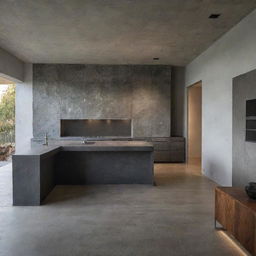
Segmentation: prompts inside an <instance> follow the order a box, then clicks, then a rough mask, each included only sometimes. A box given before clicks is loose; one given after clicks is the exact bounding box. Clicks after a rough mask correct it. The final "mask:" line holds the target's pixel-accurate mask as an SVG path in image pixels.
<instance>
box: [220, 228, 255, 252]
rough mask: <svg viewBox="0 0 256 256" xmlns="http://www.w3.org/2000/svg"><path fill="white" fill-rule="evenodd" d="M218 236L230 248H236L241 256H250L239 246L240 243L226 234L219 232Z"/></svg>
mask: <svg viewBox="0 0 256 256" xmlns="http://www.w3.org/2000/svg"><path fill="white" fill-rule="evenodd" d="M218 234H220V236H221V237H223V238H224V239H225V240H226V241H227V242H228V243H229V244H230V245H231V246H232V247H234V248H236V249H237V250H238V251H239V253H240V254H241V255H242V256H250V254H249V253H248V252H247V251H246V250H245V249H244V248H243V247H242V246H241V245H240V243H239V242H238V241H237V240H235V239H234V238H233V237H232V236H230V235H229V234H227V232H225V231H223V230H219V231H218Z"/></svg>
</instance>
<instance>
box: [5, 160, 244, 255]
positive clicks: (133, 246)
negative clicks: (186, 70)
mask: <svg viewBox="0 0 256 256" xmlns="http://www.w3.org/2000/svg"><path fill="white" fill-rule="evenodd" d="M3 168H5V169H3ZM155 174H156V175H155V176H156V183H157V186H148V185H105V186H86V187H84V186H58V187H56V188H55V189H54V190H53V191H52V193H51V194H50V196H49V197H48V198H47V199H46V201H45V203H44V205H43V206H39V207H12V206H11V205H10V195H11V192H10V191H6V190H10V188H11V185H10V177H11V165H8V166H5V167H2V168H0V179H1V182H0V186H2V188H1V189H0V193H2V195H0V200H2V201H4V203H3V202H2V206H1V207H0V255H1V256H2V255H4V256H37V255H38V256H66V255H67V256H76V255H81V256H82V255H83V256H116V255H118V256H133V255H134V256H137V255H138V256H144V255H145V256H176V255H186V256H187V255H191V256H192V255H195V256H200V255H203V256H211V255H214V256H216V255H218V256H221V255H242V254H243V253H242V252H241V251H240V250H239V248H237V247H236V246H235V245H234V244H233V243H232V242H231V241H229V239H227V238H226V237H225V235H223V234H222V232H220V231H216V230H215V229H214V226H213V223H214V222H213V214H214V187H215V184H214V183H213V182H211V181H210V180H208V179H207V178H205V177H202V176H201V175H200V168H199V167H198V165H195V164H190V165H185V164H157V165H155ZM3 186H5V188H4V187H3ZM8 198H9V199H8Z"/></svg>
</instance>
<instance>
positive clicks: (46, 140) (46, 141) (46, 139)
mask: <svg viewBox="0 0 256 256" xmlns="http://www.w3.org/2000/svg"><path fill="white" fill-rule="evenodd" d="M43 145H44V146H48V134H47V133H45V135H44V143H43Z"/></svg>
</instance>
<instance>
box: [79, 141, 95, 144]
mask: <svg viewBox="0 0 256 256" xmlns="http://www.w3.org/2000/svg"><path fill="white" fill-rule="evenodd" d="M82 144H85V145H91V144H95V141H87V140H83V141H82Z"/></svg>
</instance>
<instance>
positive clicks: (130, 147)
mask: <svg viewBox="0 0 256 256" xmlns="http://www.w3.org/2000/svg"><path fill="white" fill-rule="evenodd" d="M153 150H154V147H153V144H152V143H150V142H146V141H96V142H95V143H94V144H82V142H81V141H75V142H68V141H65V142H60V143H59V145H52V146H51V145H49V146H37V147H32V148H30V149H27V150H26V149H25V150H24V151H22V152H19V153H16V154H14V156H26V155H28V156H30V155H31V156H47V155H49V154H55V153H58V152H60V151H94V152H95V151H153Z"/></svg>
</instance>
